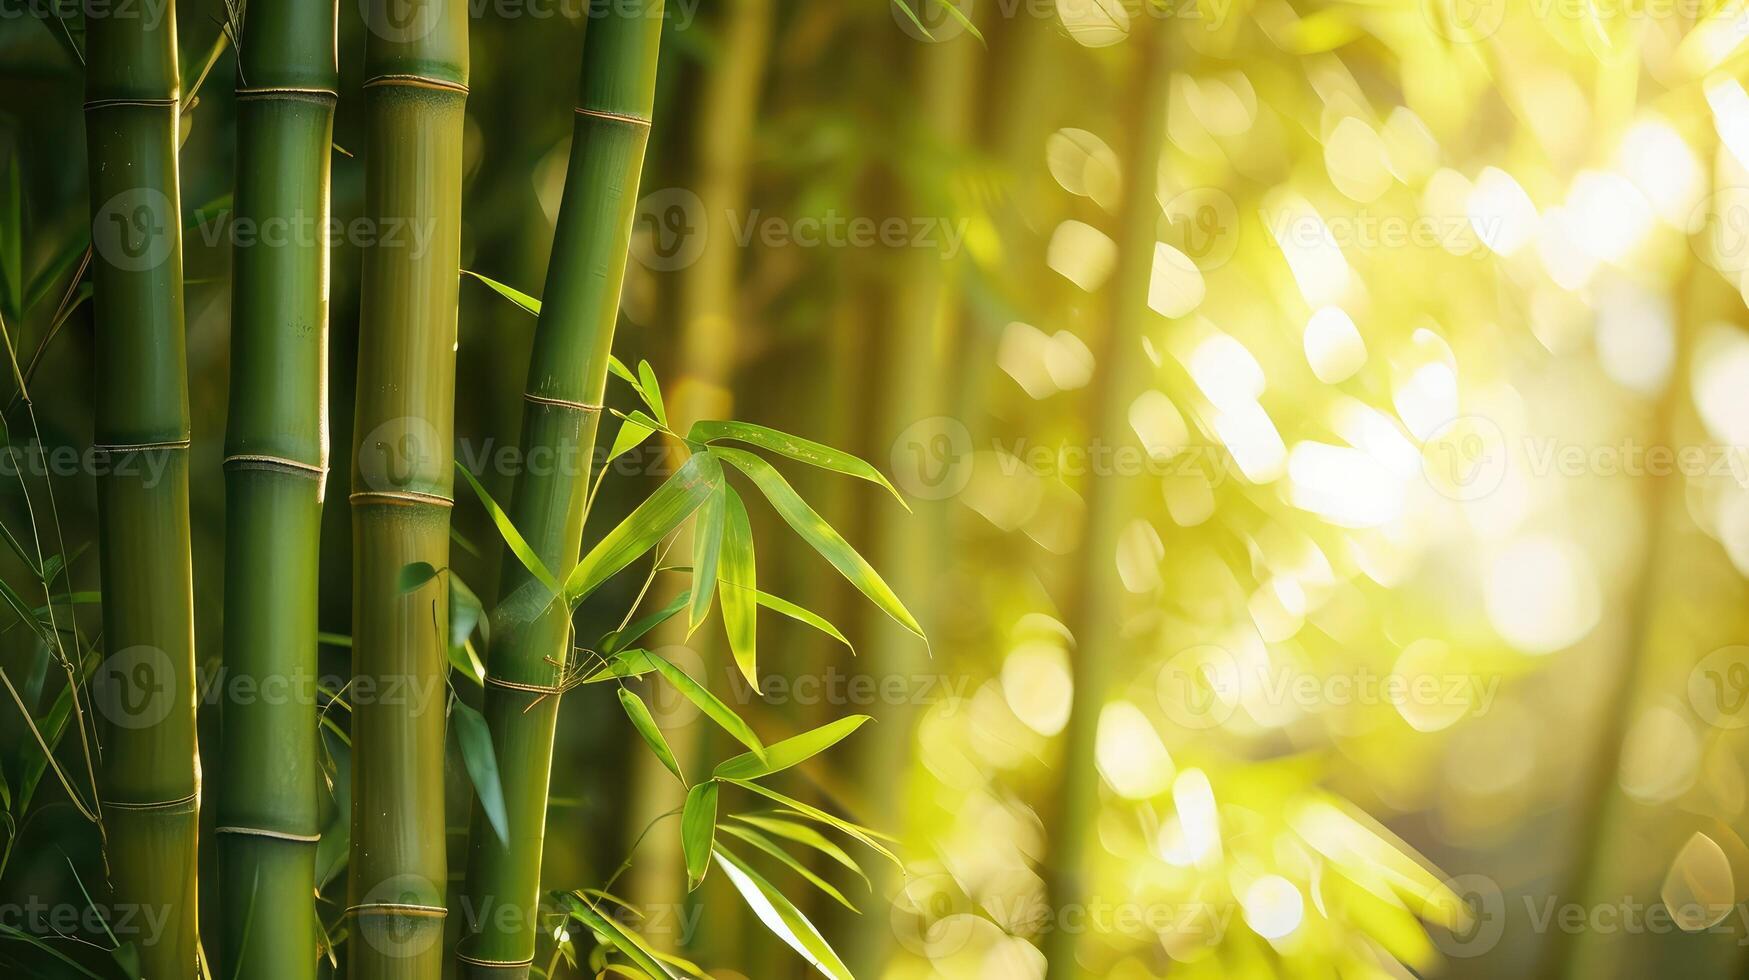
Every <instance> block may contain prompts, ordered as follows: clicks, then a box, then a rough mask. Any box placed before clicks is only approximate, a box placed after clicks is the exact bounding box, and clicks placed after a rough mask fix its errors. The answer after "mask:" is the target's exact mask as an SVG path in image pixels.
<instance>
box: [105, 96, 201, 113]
mask: <svg viewBox="0 0 1749 980" xmlns="http://www.w3.org/2000/svg"><path fill="white" fill-rule="evenodd" d="M180 104H181V102H180V100H177V99H91V100H89V101H87V102H86V103H85V104H84V106H82V108H83V109H84V110H85V111H86V112H90V111H91V110H93V109H120V108H126V107H129V106H132V107H136V108H144V109H174V108H176V107H177V106H178V105H180Z"/></svg>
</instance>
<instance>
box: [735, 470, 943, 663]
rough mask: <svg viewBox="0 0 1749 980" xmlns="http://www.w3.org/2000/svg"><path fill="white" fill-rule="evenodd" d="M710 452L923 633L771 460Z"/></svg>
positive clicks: (853, 580) (874, 597)
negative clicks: (749, 482)
mask: <svg viewBox="0 0 1749 980" xmlns="http://www.w3.org/2000/svg"><path fill="white" fill-rule="evenodd" d="M711 454H712V455H714V456H719V457H721V458H722V460H723V461H724V462H726V463H728V464H730V465H731V466H734V467H735V468H736V469H738V470H740V471H741V472H742V473H745V474H746V475H747V477H748V478H749V479H751V480H752V481H753V482H754V484H755V485H757V486H758V487H759V490H760V492H761V493H763V494H765V499H767V500H769V501H771V506H772V508H773V509H775V510H776V511H777V513H778V516H780V517H782V518H783V519H784V521H786V522H787V523H788V524H789V526H790V527H792V528H795V531H796V533H797V534H799V535H801V537H802V540H804V541H806V542H808V544H809V545H811V546H813V549H814V550H815V551H818V552H819V553H820V555H821V556H822V557H823V558H825V559H826V560H827V561H829V562H831V563H832V567H834V568H836V569H838V571H839V573H840V574H842V575H843V576H844V577H845V578H846V579H848V580H849V581H850V584H851V585H854V586H856V588H857V590H858V591H860V592H861V593H862V594H863V595H865V596H868V598H869V599H870V600H871V601H872V602H874V604H875V605H877V606H879V607H880V608H881V611H882V612H884V613H886V614H887V615H888V616H891V617H892V618H893V619H894V620H896V621H897V622H898V623H899V625H901V626H903V627H905V628H906V629H908V630H910V631H911V632H913V633H915V634H917V635H918V636H922V635H923V627H921V626H919V625H917V620H916V618H915V617H913V616H912V615H911V611H910V610H909V609H906V608H905V604H904V603H903V602H900V601H899V597H898V596H897V595H895V594H894V593H893V590H892V587H890V586H889V585H887V583H886V580H885V579H883V578H881V576H880V573H879V572H877V571H875V570H874V567H873V566H871V565H870V564H869V563H868V562H867V561H866V560H864V559H863V557H862V556H861V555H859V554H857V552H856V549H855V548H852V547H851V546H850V542H848V541H846V540H844V536H843V535H842V534H839V533H838V532H837V531H836V530H834V529H833V527H832V525H830V524H827V523H826V520H825V518H823V517H821V516H820V515H819V514H817V513H815V512H814V508H812V507H809V506H808V502H807V501H805V500H803V499H802V498H801V495H800V494H797V493H796V491H795V488H794V487H791V486H790V485H789V481H788V480H785V479H784V478H783V474H781V473H779V472H778V471H777V470H776V468H774V467H773V466H772V465H771V464H770V463H767V462H766V461H765V460H764V459H762V458H760V457H758V456H755V455H754V454H752V453H749V452H745V451H743V450H739V449H730V448H728V447H727V446H713V447H712V448H711Z"/></svg>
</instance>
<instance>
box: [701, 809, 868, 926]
mask: <svg viewBox="0 0 1749 980" xmlns="http://www.w3.org/2000/svg"><path fill="white" fill-rule="evenodd" d="M722 829H723V833H725V834H730V835H732V836H735V837H739V838H740V839H742V840H744V841H746V842H747V843H749V844H752V845H753V846H754V847H757V848H759V849H760V850H761V851H764V852H765V853H766V854H769V855H771V857H772V858H774V859H776V860H777V862H778V863H779V864H782V865H783V866H784V867H786V868H788V869H790V870H791V871H794V872H795V873H796V874H798V875H800V876H801V877H802V879H803V880H805V881H807V882H808V883H809V884H811V885H813V886H814V887H815V888H818V889H820V890H821V891H823V892H825V893H826V894H827V895H830V896H831V897H832V898H833V899H834V900H835V901H837V902H838V904H840V905H842V906H844V907H845V908H847V909H849V910H850V911H852V912H858V913H860V912H861V910H860V909H858V908H857V907H856V905H855V904H854V903H852V902H851V901H850V899H848V898H845V897H844V893H843V892H841V891H839V890H838V889H837V887H836V886H834V885H833V884H832V883H831V882H829V881H827V880H826V879H824V878H822V877H820V876H819V875H817V874H815V873H814V872H812V871H810V870H808V867H807V866H806V865H804V864H802V862H800V861H797V860H796V859H795V858H794V857H793V856H791V855H790V853H789V852H788V851H786V850H784V849H783V848H781V847H778V846H777V845H776V844H774V843H772V841H771V839H770V838H769V837H766V836H765V835H764V834H762V833H760V832H759V831H757V830H754V829H753V828H751V827H737V826H735V825H734V824H724V825H723V828H722Z"/></svg>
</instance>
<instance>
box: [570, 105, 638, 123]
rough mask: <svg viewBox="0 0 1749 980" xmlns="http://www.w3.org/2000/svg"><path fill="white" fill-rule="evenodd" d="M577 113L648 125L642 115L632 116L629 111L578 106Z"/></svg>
mask: <svg viewBox="0 0 1749 980" xmlns="http://www.w3.org/2000/svg"><path fill="white" fill-rule="evenodd" d="M577 115H579V116H592V117H594V118H596V119H611V120H613V121H614V122H622V123H630V124H631V125H633V126H644V127H648V126H649V125H650V120H649V119H647V118H645V117H643V116H634V115H632V114H631V113H629V112H608V111H606V110H604V109H585V108H583V107H582V106H578V107H577Z"/></svg>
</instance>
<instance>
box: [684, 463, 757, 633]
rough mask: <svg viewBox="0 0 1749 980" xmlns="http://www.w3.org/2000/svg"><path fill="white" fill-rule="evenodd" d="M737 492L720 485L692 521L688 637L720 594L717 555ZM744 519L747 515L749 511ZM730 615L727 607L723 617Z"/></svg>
mask: <svg viewBox="0 0 1749 980" xmlns="http://www.w3.org/2000/svg"><path fill="white" fill-rule="evenodd" d="M734 493H735V491H733V490H730V489H729V488H728V486H727V485H722V486H718V487H717V489H716V492H715V493H713V494H711V495H710V497H709V498H707V499H706V500H705V502H704V506H703V507H701V508H700V509H699V512H698V516H697V517H695V518H693V521H692V602H691V604H690V605H689V606H688V607H687V614H686V635H687V636H691V635H692V633H693V631H694V630H696V629H698V628H699V626H700V625H701V624H702V623H703V622H704V620H705V617H706V616H709V615H710V613H711V596H713V595H715V594H716V588H715V583H716V580H717V556H718V555H719V554H720V553H721V552H722V550H723V515H724V508H725V506H726V498H728V497H730V496H733V495H734ZM737 503H738V501H737ZM742 516H743V517H745V516H746V511H745V510H743V511H742ZM728 614H729V609H728V606H727V605H724V607H723V615H724V616H727V615H728Z"/></svg>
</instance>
